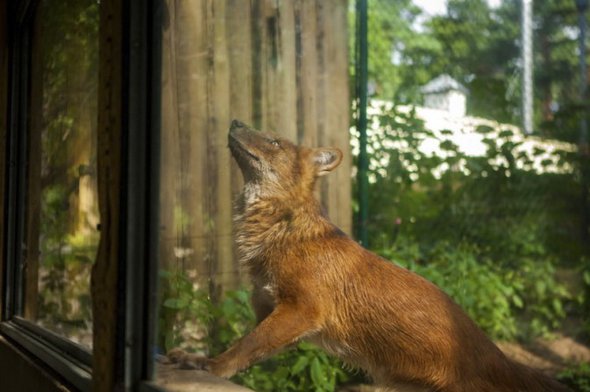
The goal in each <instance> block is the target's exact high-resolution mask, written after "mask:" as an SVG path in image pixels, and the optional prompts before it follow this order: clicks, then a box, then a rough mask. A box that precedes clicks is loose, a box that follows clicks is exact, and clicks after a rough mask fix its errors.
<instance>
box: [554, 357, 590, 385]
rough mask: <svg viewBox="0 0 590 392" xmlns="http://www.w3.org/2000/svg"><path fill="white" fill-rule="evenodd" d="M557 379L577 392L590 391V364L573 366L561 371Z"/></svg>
mask: <svg viewBox="0 0 590 392" xmlns="http://www.w3.org/2000/svg"><path fill="white" fill-rule="evenodd" d="M557 379H558V380H559V381H560V382H562V383H563V384H565V385H567V386H568V387H570V388H572V390H574V391H576V392H590V364H589V363H581V364H578V365H575V366H571V367H569V368H567V369H565V370H564V371H562V372H561V373H559V374H558V376H557Z"/></svg>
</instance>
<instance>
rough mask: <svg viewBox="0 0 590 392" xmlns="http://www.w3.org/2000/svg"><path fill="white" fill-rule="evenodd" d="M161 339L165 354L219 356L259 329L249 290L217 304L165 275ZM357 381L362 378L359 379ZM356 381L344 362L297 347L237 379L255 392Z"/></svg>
mask: <svg viewBox="0 0 590 392" xmlns="http://www.w3.org/2000/svg"><path fill="white" fill-rule="evenodd" d="M161 277H162V278H163V287H165V290H164V295H163V297H162V301H161V307H160V309H161V310H160V337H159V341H160V342H161V344H163V345H164V347H165V350H166V351H167V350H169V349H171V348H173V347H183V348H185V349H188V350H191V351H198V352H202V353H203V355H211V356H214V355H217V354H219V353H221V352H222V351H223V350H225V349H227V348H228V347H229V346H230V345H231V344H232V343H233V342H234V341H235V340H236V339H238V338H239V337H241V336H243V335H245V334H247V333H248V332H249V331H251V330H252V329H253V328H254V326H255V324H256V323H255V316H254V312H253V311H252V308H251V306H250V294H249V292H248V291H246V290H235V291H227V292H226V293H225V294H224V296H223V299H222V300H221V301H220V302H219V303H218V304H213V303H212V301H211V299H210V298H209V297H208V295H207V294H206V292H205V291H204V290H202V289H199V287H198V285H196V284H195V283H194V282H193V281H192V280H191V278H189V277H188V276H187V274H186V273H184V272H182V271H163V272H161ZM356 377H357V378H358V375H357V376H356ZM351 378H353V376H352V375H351V374H349V373H348V372H346V371H345V370H344V368H343V366H342V364H341V363H340V362H339V361H338V360H337V359H335V358H332V357H330V356H328V355H327V354H326V353H324V352H323V351H322V350H320V349H318V348H316V347H315V346H313V345H312V344H309V343H305V342H301V343H299V344H298V345H297V346H296V347H295V348H291V349H288V350H285V351H284V352H282V353H280V354H278V355H275V356H273V357H272V358H269V359H268V360H266V361H263V362H261V363H258V364H255V365H254V366H252V367H250V368H249V369H247V370H245V371H243V372H241V373H239V374H237V375H236V376H234V377H233V379H232V380H233V381H234V382H236V383H238V384H242V385H244V386H247V387H249V388H252V389H254V390H256V391H261V392H264V391H269V392H270V391H287V392H288V391H316V392H327V391H334V390H335V388H336V386H337V385H340V384H342V383H345V382H347V381H348V380H350V379H351Z"/></svg>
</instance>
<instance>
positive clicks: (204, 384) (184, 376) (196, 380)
mask: <svg viewBox="0 0 590 392" xmlns="http://www.w3.org/2000/svg"><path fill="white" fill-rule="evenodd" d="M155 383H156V385H158V386H159V387H161V388H163V389H165V390H166V391H170V392H209V391H211V392H214V391H218V392H252V390H251V389H248V388H245V387H242V386H240V385H236V384H233V383H232V382H230V381H228V380H225V379H223V378H219V377H216V376H214V375H212V374H211V373H208V372H205V371H202V370H184V369H178V367H177V365H168V364H158V365H157V370H156V381H155Z"/></svg>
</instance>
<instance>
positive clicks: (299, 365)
mask: <svg viewBox="0 0 590 392" xmlns="http://www.w3.org/2000/svg"><path fill="white" fill-rule="evenodd" d="M308 364H309V359H308V358H307V357H304V356H301V357H299V358H298V359H297V362H295V365H293V367H292V368H291V374H299V373H301V372H302V371H303V369H305V367H306V366H307V365H308Z"/></svg>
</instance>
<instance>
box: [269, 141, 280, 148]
mask: <svg viewBox="0 0 590 392" xmlns="http://www.w3.org/2000/svg"><path fill="white" fill-rule="evenodd" d="M270 144H272V145H273V146H275V147H279V146H280V145H281V144H280V143H279V141H278V140H271V141H270Z"/></svg>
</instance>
